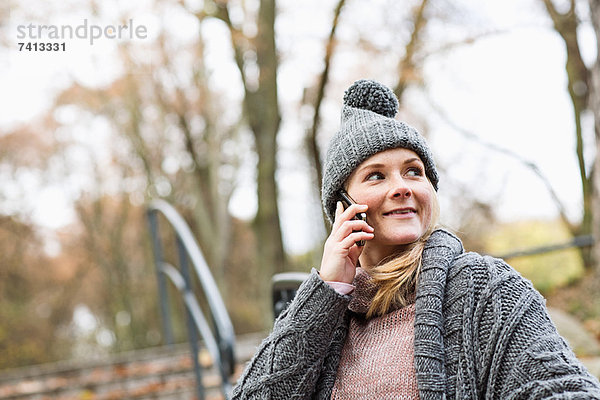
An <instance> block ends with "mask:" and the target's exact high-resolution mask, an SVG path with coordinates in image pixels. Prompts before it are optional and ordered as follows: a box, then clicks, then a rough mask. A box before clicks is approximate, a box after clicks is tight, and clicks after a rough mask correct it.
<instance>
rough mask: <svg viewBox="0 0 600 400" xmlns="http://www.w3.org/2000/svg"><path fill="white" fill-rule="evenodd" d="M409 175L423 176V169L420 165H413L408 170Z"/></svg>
mask: <svg viewBox="0 0 600 400" xmlns="http://www.w3.org/2000/svg"><path fill="white" fill-rule="evenodd" d="M406 175H408V176H423V170H422V169H421V168H418V167H411V168H409V169H408V170H407V171H406Z"/></svg>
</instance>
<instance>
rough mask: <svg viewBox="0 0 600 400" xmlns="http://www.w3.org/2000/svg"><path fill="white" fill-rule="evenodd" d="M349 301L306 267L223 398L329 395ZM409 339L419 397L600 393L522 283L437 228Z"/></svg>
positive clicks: (498, 262) (430, 242)
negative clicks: (287, 303) (288, 300)
mask: <svg viewBox="0 0 600 400" xmlns="http://www.w3.org/2000/svg"><path fill="white" fill-rule="evenodd" d="M349 301H350V297H349V296H342V295H340V294H338V293H337V292H336V291H335V290H333V289H332V288H330V287H329V285H327V284H326V283H324V282H323V281H322V280H321V279H320V278H319V276H318V274H317V273H316V271H314V270H313V273H312V274H311V276H310V277H309V278H308V279H307V280H306V282H304V283H303V284H302V286H301V287H300V289H299V290H298V293H297V295H296V297H295V299H294V301H293V302H292V303H291V305H290V306H289V307H288V309H287V310H286V311H284V312H283V313H282V314H281V316H280V317H279V318H278V320H277V321H276V323H275V326H274V328H273V332H272V333H271V334H270V335H269V336H268V337H267V338H266V339H265V340H264V342H263V343H262V344H261V345H260V347H259V348H258V351H257V353H256V354H255V356H254V357H253V359H252V360H251V361H250V362H249V364H248V365H247V367H246V369H245V371H244V373H243V375H242V376H241V377H240V379H239V382H238V384H237V386H236V387H235V388H234V391H233V398H234V399H286V400H291V399H329V398H330V397H331V391H332V388H333V385H334V382H335V376H336V370H337V366H338V363H339V359H340V353H341V349H342V347H343V345H344V339H345V337H346V334H347V331H348V321H349V311H348V310H347V306H348V303H349ZM414 346H415V352H414V363H415V370H416V375H417V382H418V387H419V397H420V399H422V400H430V399H459V398H460V399H479V398H481V399H484V398H485V399H541V398H552V399H567V398H568V399H600V384H599V383H598V380H597V379H596V378H594V377H593V376H591V375H590V374H589V373H588V372H587V370H586V369H585V367H583V365H582V364H581V363H580V362H579V361H578V360H577V359H576V358H575V356H574V355H573V353H572V352H571V350H570V349H569V346H568V345H567V343H566V342H565V341H564V340H563V338H561V337H560V336H559V334H558V333H557V331H556V328H555V327H554V325H553V323H552V321H551V320H550V318H549V317H548V314H547V312H546V308H545V303H544V300H543V298H542V297H541V296H540V294H539V293H538V292H537V291H536V290H535V289H534V288H533V286H532V285H531V283H530V282H529V281H526V280H525V279H523V278H522V277H521V276H520V275H519V274H518V273H517V272H516V271H515V270H513V269H512V268H511V267H510V266H508V265H507V264H506V263H505V262H503V261H502V260H499V259H494V258H491V257H484V256H480V255H479V254H476V253H464V252H463V248H462V244H461V242H460V240H458V239H457V238H456V237H455V236H453V235H452V234H450V233H448V232H446V231H443V230H438V231H435V232H434V233H433V234H432V236H431V238H430V239H429V240H428V242H427V244H426V247H425V249H424V251H423V265H422V271H421V274H420V278H419V284H418V287H417V295H416V303H415V340H414Z"/></svg>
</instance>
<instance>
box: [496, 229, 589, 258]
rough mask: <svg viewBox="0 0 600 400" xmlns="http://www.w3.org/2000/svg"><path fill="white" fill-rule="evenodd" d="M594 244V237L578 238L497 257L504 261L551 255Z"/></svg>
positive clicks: (584, 236)
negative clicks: (554, 252)
mask: <svg viewBox="0 0 600 400" xmlns="http://www.w3.org/2000/svg"><path fill="white" fill-rule="evenodd" d="M593 244H594V237H593V236H592V235H583V236H576V237H574V238H573V239H571V240H569V241H568V242H565V243H558V244H552V245H546V246H539V247H533V248H530V249H525V250H516V251H512V252H510V253H506V254H500V255H498V256H497V257H498V258H502V259H504V260H508V259H511V258H517V257H526V256H535V255H539V254H546V253H551V252H553V251H559V250H565V249H570V248H573V247H589V246H592V245H593Z"/></svg>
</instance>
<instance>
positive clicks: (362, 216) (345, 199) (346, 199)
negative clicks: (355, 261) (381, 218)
mask: <svg viewBox="0 0 600 400" xmlns="http://www.w3.org/2000/svg"><path fill="white" fill-rule="evenodd" d="M340 200H341V202H342V204H343V205H344V209H346V208H348V207H350V205H351V204H356V202H355V201H354V199H353V198H352V197H350V195H349V194H348V193H347V192H346V191H345V190H344V189H342V190H340ZM352 219H358V220H361V221H365V222H366V221H367V213H365V212H359V213H356V215H355V216H354V218H352ZM355 232H357V231H355ZM356 245H357V246H364V245H365V241H364V240H359V241H358V242H356Z"/></svg>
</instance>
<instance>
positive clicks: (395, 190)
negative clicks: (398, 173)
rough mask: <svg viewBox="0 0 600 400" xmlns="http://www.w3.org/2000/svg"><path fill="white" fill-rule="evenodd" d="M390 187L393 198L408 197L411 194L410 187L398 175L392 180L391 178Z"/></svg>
mask: <svg viewBox="0 0 600 400" xmlns="http://www.w3.org/2000/svg"><path fill="white" fill-rule="evenodd" d="M392 185H393V186H392V188H391V195H392V197H394V198H399V197H406V198H408V197H410V196H411V195H412V191H411V190H410V187H409V186H408V185H407V184H406V182H405V181H404V179H402V178H401V177H398V178H396V179H394V180H392Z"/></svg>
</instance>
